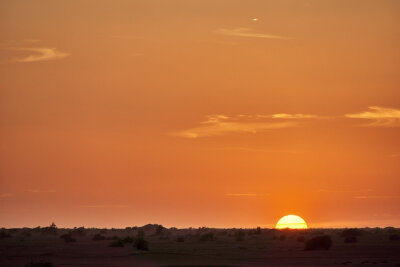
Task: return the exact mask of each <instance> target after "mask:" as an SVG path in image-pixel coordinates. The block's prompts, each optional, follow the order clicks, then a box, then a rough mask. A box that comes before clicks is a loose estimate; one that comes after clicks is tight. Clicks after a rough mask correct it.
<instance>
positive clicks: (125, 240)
mask: <svg viewBox="0 0 400 267" xmlns="http://www.w3.org/2000/svg"><path fill="white" fill-rule="evenodd" d="M122 242H124V243H133V238H132V237H130V236H127V237H125V238H124V239H122Z"/></svg>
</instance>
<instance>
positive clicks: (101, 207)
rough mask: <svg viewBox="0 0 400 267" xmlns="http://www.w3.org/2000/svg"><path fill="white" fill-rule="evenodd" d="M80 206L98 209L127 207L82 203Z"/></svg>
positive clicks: (126, 206)
mask: <svg viewBox="0 0 400 267" xmlns="http://www.w3.org/2000/svg"><path fill="white" fill-rule="evenodd" d="M81 207H82V208H98V209H108V208H119V209H121V208H128V207H129V206H128V205H82V206H81Z"/></svg>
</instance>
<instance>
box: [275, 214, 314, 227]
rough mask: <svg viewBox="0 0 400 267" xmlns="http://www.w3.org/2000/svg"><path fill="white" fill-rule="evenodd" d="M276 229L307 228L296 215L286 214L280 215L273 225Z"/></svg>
mask: <svg viewBox="0 0 400 267" xmlns="http://www.w3.org/2000/svg"><path fill="white" fill-rule="evenodd" d="M275 228H276V229H286V228H289V229H307V228H308V227H307V223H306V222H305V221H304V220H303V218H301V217H299V216H297V215H287V216H284V217H282V218H281V219H280V220H279V221H278V222H277V223H276V226H275Z"/></svg>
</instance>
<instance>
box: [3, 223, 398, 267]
mask: <svg viewBox="0 0 400 267" xmlns="http://www.w3.org/2000/svg"><path fill="white" fill-rule="evenodd" d="M322 235H325V236H326V235H327V236H329V238H330V239H331V242H332V243H331V247H330V248H329V249H316V250H305V244H306V242H307V241H309V240H311V239H312V238H313V237H316V236H322ZM399 235H400V230H399V229H395V228H385V229H378V228H367V229H356V230H351V231H347V232H346V231H344V229H311V230H305V231H304V230H302V231H300V230H299V231H294V230H291V231H289V230H283V231H277V230H273V229H243V230H242V229H210V228H200V229H197V228H196V229H194V228H193V229H176V228H171V229H166V228H163V227H161V226H159V225H146V226H143V227H139V228H138V227H132V228H126V229H85V228H75V229H59V228H56V227H46V228H34V229H29V228H24V229H2V230H0V266H10V267H12V266H143V267H145V266H220V267H222V266H346V265H347V266H400V240H398V239H399V238H398V237H399ZM95 236H96V237H95ZM345 240H347V241H346V242H345ZM30 263H33V264H31V265H29V264H30ZM40 263H42V265H40ZM43 263H48V264H47V265H43ZM35 264H36V265H35Z"/></svg>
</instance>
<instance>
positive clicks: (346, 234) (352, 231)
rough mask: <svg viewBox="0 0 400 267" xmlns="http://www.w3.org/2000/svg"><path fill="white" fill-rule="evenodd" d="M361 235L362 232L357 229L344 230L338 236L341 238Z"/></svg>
mask: <svg viewBox="0 0 400 267" xmlns="http://www.w3.org/2000/svg"><path fill="white" fill-rule="evenodd" d="M361 235H362V231H361V230H360V229H357V228H350V229H345V230H343V232H342V233H341V234H340V236H341V237H349V236H361Z"/></svg>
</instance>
